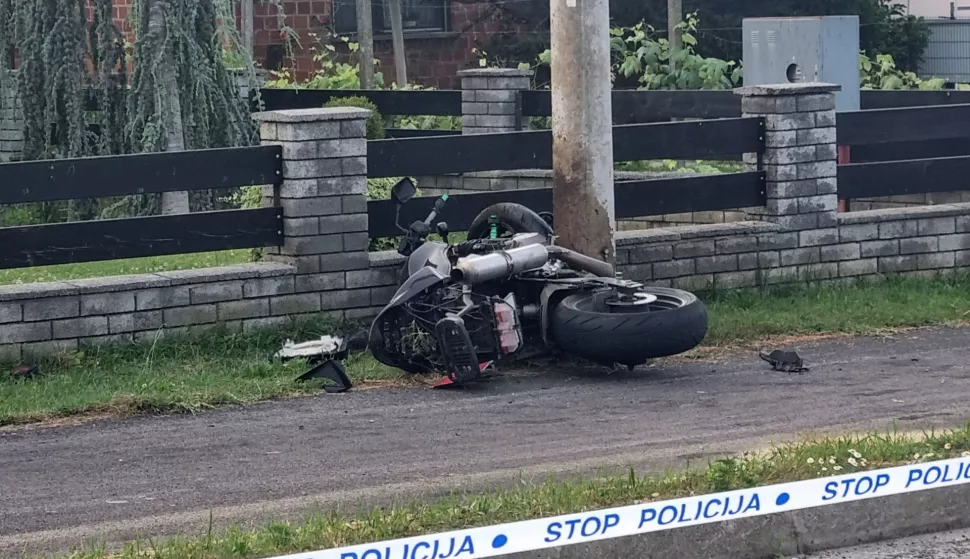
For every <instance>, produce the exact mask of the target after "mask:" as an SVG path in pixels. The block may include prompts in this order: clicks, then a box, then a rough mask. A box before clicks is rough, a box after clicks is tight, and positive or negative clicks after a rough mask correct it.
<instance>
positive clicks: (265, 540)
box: [71, 424, 970, 559]
mask: <svg viewBox="0 0 970 559" xmlns="http://www.w3.org/2000/svg"><path fill="white" fill-rule="evenodd" d="M958 456H970V424H968V425H967V426H964V427H963V428H962V429H957V430H953V431H946V432H943V433H939V434H937V433H924V434H923V435H922V436H919V437H906V436H903V435H900V434H899V433H898V432H889V433H887V434H875V433H874V434H869V435H865V436H848V437H841V438H825V439H818V440H812V441H805V442H799V443H793V444H786V445H783V446H778V447H772V448H770V449H768V450H767V451H764V452H760V453H745V454H743V455H741V456H737V457H732V458H725V459H722V460H717V461H714V462H711V463H710V464H709V465H708V466H707V467H706V468H700V469H690V468H688V469H686V470H684V471H680V472H671V473H668V474H666V475H660V476H639V475H637V474H636V473H635V472H634V471H632V470H631V471H630V472H629V473H628V474H627V475H623V476H615V477H603V478H598V479H586V480H582V481H572V482H554V481H547V482H544V483H538V484H528V483H522V484H520V485H519V486H517V487H516V488H514V489H509V490H496V491H491V492H488V493H481V494H466V495H454V496H452V497H450V498H446V499H441V500H438V501H435V502H428V503H422V502H408V503H403V504H399V505H395V506H389V507H377V508H373V509H370V510H362V511H360V512H358V513H356V514H350V515H345V514H340V513H336V512H322V513H318V514H314V515H311V516H309V517H307V518H306V519H305V520H304V521H302V522H295V523H287V522H274V523H271V524H268V525H266V526H262V527H259V528H256V529H250V530H244V529H241V528H238V527H235V528H231V529H229V530H227V531H224V532H222V533H213V531H212V530H211V527H209V529H207V528H206V527H204V526H200V536H199V537H197V538H193V537H184V536H183V537H178V538H174V539H170V540H166V541H165V542H162V543H153V542H146V541H137V542H132V543H129V544H127V546H126V547H125V549H124V551H122V552H120V553H113V554H112V553H106V552H104V551H103V550H93V551H87V552H81V553H76V554H74V555H72V556H71V557H72V558H73V559H105V558H108V557H111V558H112V559H135V558H143V557H148V556H153V557H156V558H160V557H164V558H166V559H221V558H229V557H233V558H250V557H252V558H255V557H269V556H274V555H284V554H289V553H299V552H304V551H314V550H320V549H328V548H333V547H341V546H346V545H354V544H362V543H370V542H376V541H382V540H388V539H394V538H402V537H408V536H417V535H424V534H432V533H437V532H443V531H448V530H456V529H463V528H473V527H478V526H486V525H492V524H500V523H504V522H515V521H519V520H529V519H533V518H542V517H549V516H556V515H560V514H573V513H580V512H585V511H590V510H596V509H602V508H607V507H615V506H623V505H631V504H640V503H646V502H650V501H657V500H665V499H674V498H678V497H685V496H694V495H702V494H707V493H717V492H722V491H730V490H733V489H742V488H751V487H758V486H763V485H770V484H775V483H783V482H788V481H798V480H805V479H813V478H819V477H827V476H832V475H841V474H846V473H852V472H858V471H866V470H873V469H879V468H887V467H892V466H900V465H905V464H914V463H923V462H929V461H934V460H942V459H946V458H954V457H958Z"/></svg>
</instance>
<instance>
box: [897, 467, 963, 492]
mask: <svg viewBox="0 0 970 559" xmlns="http://www.w3.org/2000/svg"><path fill="white" fill-rule="evenodd" d="M959 480H970V463H968V462H960V463H959V464H944V465H943V466H942V467H941V466H939V465H930V464H924V465H921V466H916V467H913V468H910V470H909V476H908V477H907V479H906V488H907V489H908V488H909V486H910V485H912V484H914V483H916V482H920V483H921V484H922V485H923V486H930V485H936V484H938V483H952V482H954V481H959Z"/></svg>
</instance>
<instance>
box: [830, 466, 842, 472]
mask: <svg viewBox="0 0 970 559" xmlns="http://www.w3.org/2000/svg"><path fill="white" fill-rule="evenodd" d="M832 469H833V470H835V471H836V472H838V471H841V470H842V466H832Z"/></svg>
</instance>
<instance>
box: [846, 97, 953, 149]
mask: <svg viewBox="0 0 970 559" xmlns="http://www.w3.org/2000/svg"><path fill="white" fill-rule="evenodd" d="M836 128H837V130H836V133H837V134H838V140H839V144H840V145H847V146H855V145H868V144H889V143H900V142H920V141H926V140H944V139H951V138H952V139H956V138H970V104H967V105H941V106H937V107H912V108H897V109H876V110H870V111H851V112H845V113H839V114H838V117H837V119H836Z"/></svg>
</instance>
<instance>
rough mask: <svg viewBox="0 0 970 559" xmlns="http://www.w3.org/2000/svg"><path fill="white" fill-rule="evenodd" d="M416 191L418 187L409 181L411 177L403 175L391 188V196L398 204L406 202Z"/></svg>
mask: <svg viewBox="0 0 970 559" xmlns="http://www.w3.org/2000/svg"><path fill="white" fill-rule="evenodd" d="M417 191H418V189H417V187H415V186H414V183H413V182H411V179H409V178H408V177H404V178H403V179H401V180H399V181H398V182H397V184H395V185H394V186H393V187H392V188H391V198H393V199H394V201H395V202H397V203H398V204H401V205H403V204H407V203H408V201H409V200H411V198H414V195H415V194H416V193H417Z"/></svg>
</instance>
